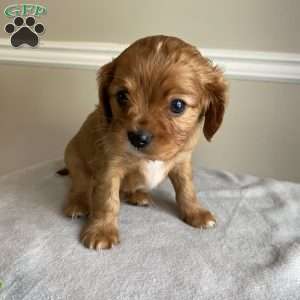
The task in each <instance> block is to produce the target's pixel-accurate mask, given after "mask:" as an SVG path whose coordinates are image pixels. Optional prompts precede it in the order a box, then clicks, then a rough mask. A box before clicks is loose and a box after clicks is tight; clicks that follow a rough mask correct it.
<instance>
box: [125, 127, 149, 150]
mask: <svg viewBox="0 0 300 300" xmlns="http://www.w3.org/2000/svg"><path fill="white" fill-rule="evenodd" d="M152 137H153V136H152V134H151V133H150V132H148V131H146V130H142V129H140V130H137V131H129V132H128V140H129V141H130V143H131V145H133V146H134V147H136V148H138V149H140V148H145V147H146V146H148V145H149V144H150V143H151V140H152Z"/></svg>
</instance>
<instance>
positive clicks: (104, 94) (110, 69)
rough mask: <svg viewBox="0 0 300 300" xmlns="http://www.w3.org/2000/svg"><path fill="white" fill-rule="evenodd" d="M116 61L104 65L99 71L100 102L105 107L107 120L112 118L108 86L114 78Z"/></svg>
mask: <svg viewBox="0 0 300 300" xmlns="http://www.w3.org/2000/svg"><path fill="white" fill-rule="evenodd" d="M114 68H115V67H114V61H112V62H110V63H108V64H106V65H104V66H102V67H101V68H100V69H99V71H98V73H97V82H98V93H99V104H100V105H102V107H103V112H104V115H105V117H106V119H107V122H110V121H111V120H112V110H111V106H110V103H109V93H108V88H109V85H110V83H111V81H112V79H113V73H114Z"/></svg>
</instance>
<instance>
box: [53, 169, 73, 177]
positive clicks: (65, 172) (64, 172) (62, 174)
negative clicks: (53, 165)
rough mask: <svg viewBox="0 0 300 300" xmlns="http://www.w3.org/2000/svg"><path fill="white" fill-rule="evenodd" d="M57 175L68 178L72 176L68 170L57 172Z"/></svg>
mask: <svg viewBox="0 0 300 300" xmlns="http://www.w3.org/2000/svg"><path fill="white" fill-rule="evenodd" d="M56 174H58V175H60V176H67V175H69V174H70V172H69V170H68V169H67V168H63V169H60V170H58V171H57V172H56Z"/></svg>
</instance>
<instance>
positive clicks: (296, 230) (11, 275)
mask: <svg viewBox="0 0 300 300" xmlns="http://www.w3.org/2000/svg"><path fill="white" fill-rule="evenodd" d="M62 166H63V163H62V162H61V161H52V162H47V163H44V164H42V165H38V166H34V167H31V168H29V169H26V170H23V171H19V172H16V173H13V174H10V175H7V176H4V177H2V178H1V179H0V281H1V283H0V299H30V300H35V299H36V300H43V299H146V300H147V299H149V300H150V299H151V300H155V299H230V300H234V299H239V300H241V299H255V300H258V299H264V300H267V299H272V300H276V299H278V300H279V299H282V300H289V299H292V300H295V299H300V201H299V198H300V185H298V184H293V183H289V182H280V181H275V180H272V179H260V178H256V177H253V176H248V175H242V176H241V175H234V174H231V173H228V172H220V171H212V170H204V169H201V170H198V171H196V172H195V178H194V181H195V184H196V187H197V191H198V195H199V198H201V199H202V202H203V204H204V205H205V206H206V207H208V208H209V209H210V210H211V211H213V212H214V213H215V215H216V216H217V219H218V223H217V227H216V228H214V229H210V230H199V229H194V228H192V227H190V226H188V225H186V224H185V223H183V222H181V221H180V220H179V219H178V215H177V210H176V205H175V202H174V193H173V191H172V189H171V187H170V184H169V183H168V182H166V183H164V184H162V185H161V186H160V187H159V188H158V189H157V190H156V191H154V193H153V196H154V198H155V203H154V204H153V205H152V206H150V207H148V208H142V207H134V206H130V205H127V204H125V203H123V204H122V206H121V213H120V234H121V244H120V245H118V246H116V247H114V248H113V249H112V250H102V251H100V252H96V251H92V250H88V249H85V248H84V247H83V246H82V245H81V244H80V242H79V240H78V236H79V232H80V229H81V226H82V224H83V222H84V219H73V220H72V219H68V218H66V217H64V216H63V214H62V207H63V202H64V198H65V196H66V193H67V190H68V188H69V186H70V179H69V178H67V177H60V176H58V175H56V174H55V171H56V170H57V169H59V168H60V167H62Z"/></svg>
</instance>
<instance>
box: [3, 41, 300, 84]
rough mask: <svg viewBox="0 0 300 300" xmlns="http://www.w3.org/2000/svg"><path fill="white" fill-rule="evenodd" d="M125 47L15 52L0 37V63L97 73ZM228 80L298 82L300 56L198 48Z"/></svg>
mask: <svg viewBox="0 0 300 300" xmlns="http://www.w3.org/2000/svg"><path fill="white" fill-rule="evenodd" d="M126 47H127V45H121V44H113V43H88V42H64V41H62V42H58V41H41V43H40V45H39V47H37V48H35V49H32V48H29V47H24V48H21V49H14V48H13V47H11V45H10V42H9V40H8V39H4V38H0V63H5V64H8V63H10V64H25V65H40V66H55V67H62V68H82V69H93V70H96V69H98V68H99V66H101V65H103V64H105V63H107V62H109V61H111V59H112V58H114V57H116V56H117V55H118V54H119V53H120V52H121V51H122V50H123V49H125V48H126ZM201 53H203V55H205V56H207V57H209V58H210V59H211V60H212V61H214V62H215V63H216V64H218V65H219V66H220V67H221V68H222V69H224V70H225V74H226V76H227V77H228V78H233V79H242V80H245V79H246V80H262V81H277V82H290V83H300V54H297V53H276V52H257V51H244V50H227V49H205V48H204V49H203V48H202V49H201Z"/></svg>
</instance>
